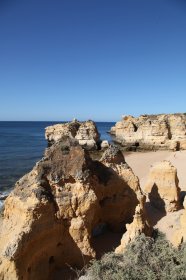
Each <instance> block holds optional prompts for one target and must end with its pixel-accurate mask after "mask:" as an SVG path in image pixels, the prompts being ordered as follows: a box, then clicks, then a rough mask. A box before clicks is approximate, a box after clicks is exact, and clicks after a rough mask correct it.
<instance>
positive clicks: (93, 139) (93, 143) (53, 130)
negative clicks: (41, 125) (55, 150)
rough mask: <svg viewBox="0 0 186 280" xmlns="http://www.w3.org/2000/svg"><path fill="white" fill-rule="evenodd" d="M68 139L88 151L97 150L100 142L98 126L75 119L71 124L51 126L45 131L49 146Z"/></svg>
mask: <svg viewBox="0 0 186 280" xmlns="http://www.w3.org/2000/svg"><path fill="white" fill-rule="evenodd" d="M64 137H68V138H71V139H76V140H77V142H78V143H79V144H80V145H81V146H84V147H85V148H88V149H96V148H97V146H98V145H99V142H100V135H99V133H98V130H97V127H96V124H95V123H94V122H93V121H86V122H82V123H81V122H78V121H77V120H76V119H74V120H73V121H72V122H70V123H64V124H56V125H53V126H49V127H47V128H46V131H45V138H46V139H47V140H48V143H49V145H51V144H53V143H55V142H57V141H60V140H61V139H62V138H64Z"/></svg>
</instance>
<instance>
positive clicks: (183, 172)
mask: <svg viewBox="0 0 186 280" xmlns="http://www.w3.org/2000/svg"><path fill="white" fill-rule="evenodd" d="M125 160H126V162H127V163H128V164H129V165H130V167H131V168H132V169H133V171H134V173H135V174H136V175H137V176H138V178H139V180H140V185H141V188H142V190H143V187H144V184H145V182H146V180H147V175H148V173H149V169H150V167H151V166H153V165H154V164H155V163H156V162H159V161H162V160H169V161H170V162H171V163H172V164H173V165H174V166H175V167H176V168H177V172H178V179H179V187H180V189H181V191H182V192H185V191H186V151H178V152H171V151H157V152H136V153H129V154H126V155H125ZM146 209H147V214H148V216H149V217H150V219H151V221H152V223H151V224H152V225H153V226H154V227H155V228H158V229H159V230H160V231H161V232H163V233H164V234H165V235H166V237H167V239H168V240H170V241H171V238H172V236H173V235H174V233H175V232H176V230H178V229H179V227H180V223H179V221H180V216H181V215H182V214H183V211H184V210H183V209H181V210H179V211H176V212H173V213H168V214H167V215H165V214H164V213H162V212H161V211H159V210H157V209H155V208H153V207H152V206H151V205H149V204H148V202H147V204H146Z"/></svg>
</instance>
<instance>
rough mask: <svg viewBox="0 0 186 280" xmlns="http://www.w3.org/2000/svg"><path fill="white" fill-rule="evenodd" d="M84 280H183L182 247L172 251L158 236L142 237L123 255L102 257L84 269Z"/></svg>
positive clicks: (184, 254)
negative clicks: (85, 278)
mask: <svg viewBox="0 0 186 280" xmlns="http://www.w3.org/2000/svg"><path fill="white" fill-rule="evenodd" d="M85 275H86V276H88V277H87V279H97V280H102V279H103V280H186V246H185V245H183V246H182V247H181V248H179V249H176V248H174V247H173V246H172V245H171V244H170V243H169V242H168V241H167V240H166V239H165V237H164V236H163V234H161V233H156V236H154V238H150V237H146V236H145V235H144V234H142V235H140V236H139V237H137V238H136V239H135V241H134V242H132V243H130V244H129V245H128V246H127V248H126V250H125V252H124V254H123V255H116V254H114V253H109V254H106V255H104V256H103V257H102V259H101V260H98V261H96V260H94V261H92V262H91V265H90V267H89V268H88V269H87V271H86V274H85Z"/></svg>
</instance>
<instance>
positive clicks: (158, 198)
mask: <svg viewBox="0 0 186 280" xmlns="http://www.w3.org/2000/svg"><path fill="white" fill-rule="evenodd" d="M178 184H179V180H178V177H177V170H176V168H175V167H174V166H173V165H172V164H171V163H170V162H169V161H162V162H160V163H157V164H156V165H154V166H153V167H152V168H151V170H150V173H149V175H148V179H147V182H146V184H145V187H144V189H145V192H146V193H147V194H148V196H149V200H150V202H151V203H152V204H153V206H155V207H156V208H159V209H162V210H165V211H166V212H172V211H176V210H178V209H179V208H180V202H179V197H180V188H179V186H178Z"/></svg>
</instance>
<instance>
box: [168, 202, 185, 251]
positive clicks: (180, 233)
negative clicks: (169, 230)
mask: <svg viewBox="0 0 186 280" xmlns="http://www.w3.org/2000/svg"><path fill="white" fill-rule="evenodd" d="M183 207H184V210H183V212H182V213H181V215H180V217H179V226H178V229H177V230H176V231H175V233H174V234H173V236H172V238H171V243H172V244H173V245H174V246H176V247H178V246H179V245H181V244H182V243H185V242H186V197H185V199H184V202H183Z"/></svg>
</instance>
